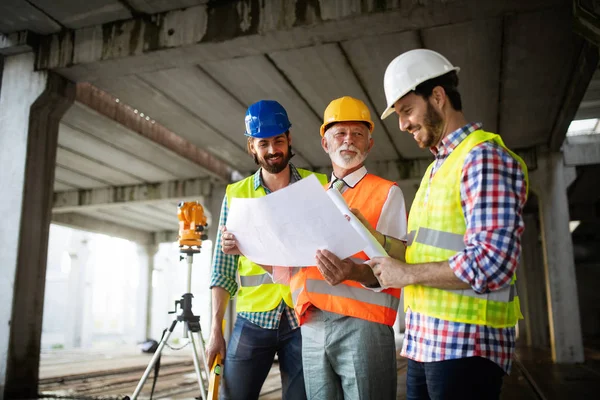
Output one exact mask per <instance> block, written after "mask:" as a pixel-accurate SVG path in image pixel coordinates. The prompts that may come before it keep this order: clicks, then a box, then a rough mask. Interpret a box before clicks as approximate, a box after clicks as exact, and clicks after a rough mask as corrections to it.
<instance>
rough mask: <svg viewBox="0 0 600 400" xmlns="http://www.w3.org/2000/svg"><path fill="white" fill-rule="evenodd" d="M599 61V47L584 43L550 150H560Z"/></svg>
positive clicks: (564, 99)
mask: <svg viewBox="0 0 600 400" xmlns="http://www.w3.org/2000/svg"><path fill="white" fill-rule="evenodd" d="M599 60H600V58H599V54H598V47H596V46H595V45H593V44H591V43H590V42H587V41H582V43H581V50H580V53H579V59H578V60H577V62H576V63H575V64H574V66H575V67H574V70H573V72H572V74H570V76H572V77H573V79H572V81H571V82H570V83H569V86H568V87H567V90H566V93H565V95H564V98H563V101H562V105H561V108H560V111H559V112H558V115H557V117H556V120H555V121H554V127H553V129H552V131H551V133H550V143H549V145H550V150H552V151H558V150H560V148H561V146H562V144H563V142H564V140H565V136H566V135H567V130H568V128H569V124H571V121H573V119H574V118H575V115H576V114H577V109H578V108H579V105H580V104H581V100H582V99H583V96H584V94H585V92H586V90H587V87H588V85H589V83H590V81H591V79H592V76H593V75H594V73H595V72H596V70H597V69H598V62H599Z"/></svg>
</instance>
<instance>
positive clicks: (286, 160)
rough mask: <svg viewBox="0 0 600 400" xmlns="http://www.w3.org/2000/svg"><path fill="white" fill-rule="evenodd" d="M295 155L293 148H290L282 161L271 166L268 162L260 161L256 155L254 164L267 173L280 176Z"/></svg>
mask: <svg viewBox="0 0 600 400" xmlns="http://www.w3.org/2000/svg"><path fill="white" fill-rule="evenodd" d="M293 155H294V154H293V153H292V146H289V147H288V151H287V154H285V155H284V156H283V158H282V159H281V161H280V162H279V163H277V164H269V163H268V162H267V160H264V159H263V160H260V159H259V158H258V156H257V155H256V154H254V162H255V163H256V164H258V165H260V166H261V168H262V169H264V170H265V171H267V172H268V173H270V174H278V173H280V172H281V171H283V170H284V169H285V167H287V165H288V163H289V162H290V159H291V158H292V156H293Z"/></svg>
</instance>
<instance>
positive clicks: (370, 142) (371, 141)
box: [368, 137, 375, 152]
mask: <svg viewBox="0 0 600 400" xmlns="http://www.w3.org/2000/svg"><path fill="white" fill-rule="evenodd" d="M374 144H375V141H374V140H373V138H372V137H371V138H369V150H368V151H369V152H370V151H371V149H372V148H373V145H374Z"/></svg>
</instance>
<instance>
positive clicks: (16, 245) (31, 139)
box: [0, 53, 75, 398]
mask: <svg viewBox="0 0 600 400" xmlns="http://www.w3.org/2000/svg"><path fill="white" fill-rule="evenodd" d="M1 87H2V92H1V93H0V160H2V168H0V187H1V188H2V198H1V200H0V219H1V220H2V222H3V224H4V226H6V227H7V229H3V230H1V231H0V268H2V270H1V271H0V301H1V302H2V304H4V305H5V306H4V307H0V397H6V398H34V397H36V396H37V389H38V373H39V371H38V370H39V359H40V340H41V334H42V314H43V304H44V289H45V278H46V257H47V251H48V231H49V228H50V217H51V209H52V186H53V181H54V166H55V160H56V146H57V139H58V124H59V121H60V118H61V117H62V116H63V114H64V113H65V111H66V110H67V109H68V107H69V106H70V105H71V104H72V102H73V99H74V96H75V87H74V85H72V84H71V83H69V82H67V81H66V80H64V79H63V78H61V77H59V76H57V75H54V74H52V73H50V74H49V73H46V72H36V71H34V56H33V54H31V53H28V54H19V55H15V56H10V57H6V58H5V59H4V67H3V75H2V86H1Z"/></svg>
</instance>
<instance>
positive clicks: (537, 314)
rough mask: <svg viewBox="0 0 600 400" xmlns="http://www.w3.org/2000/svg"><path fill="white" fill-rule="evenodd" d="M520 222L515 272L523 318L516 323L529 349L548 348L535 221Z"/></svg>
mask: <svg viewBox="0 0 600 400" xmlns="http://www.w3.org/2000/svg"><path fill="white" fill-rule="evenodd" d="M530 196H533V194H531V195H530ZM523 220H524V221H525V231H524V232H523V236H522V237H521V245H522V252H521V262H520V265H519V268H518V269H517V292H518V294H519V299H520V301H521V309H522V311H523V316H524V317H525V318H524V319H523V320H521V321H519V339H520V341H521V343H525V344H526V345H527V346H529V347H537V348H548V346H549V345H550V333H549V326H548V302H547V299H546V276H545V272H544V258H543V254H542V250H541V243H540V240H539V237H540V231H539V228H538V218H537V216H536V215H531V214H528V215H524V216H523Z"/></svg>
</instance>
